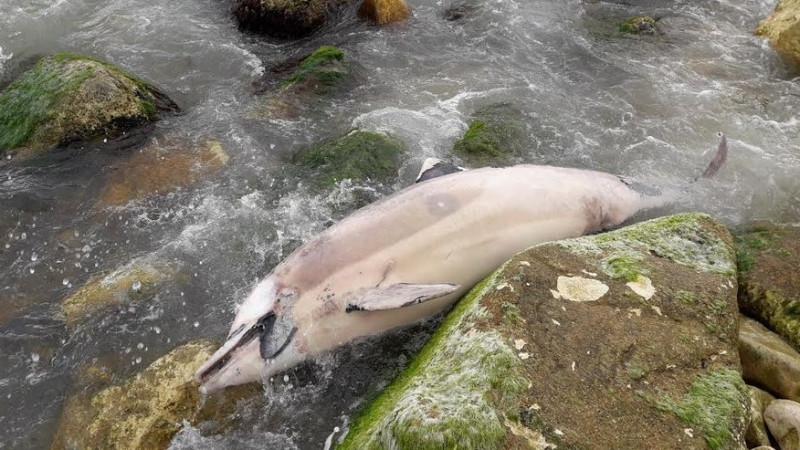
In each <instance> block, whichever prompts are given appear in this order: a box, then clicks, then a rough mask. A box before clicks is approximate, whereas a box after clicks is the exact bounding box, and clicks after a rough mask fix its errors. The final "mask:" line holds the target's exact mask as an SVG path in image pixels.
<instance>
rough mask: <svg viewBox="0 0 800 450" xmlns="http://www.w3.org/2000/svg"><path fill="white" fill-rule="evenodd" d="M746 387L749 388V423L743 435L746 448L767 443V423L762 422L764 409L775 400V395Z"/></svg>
mask: <svg viewBox="0 0 800 450" xmlns="http://www.w3.org/2000/svg"><path fill="white" fill-rule="evenodd" d="M747 387H748V389H750V425H748V427H747V433H745V435H744V440H745V443H746V444H747V448H754V447H759V446H762V445H769V444H770V442H769V433H767V425H766V424H765V423H764V410H766V409H767V406H769V404H770V403H772V401H773V400H775V397H773V396H771V395H770V394H769V393H767V392H765V391H762V390H761V389H759V388H757V387H753V386H747Z"/></svg>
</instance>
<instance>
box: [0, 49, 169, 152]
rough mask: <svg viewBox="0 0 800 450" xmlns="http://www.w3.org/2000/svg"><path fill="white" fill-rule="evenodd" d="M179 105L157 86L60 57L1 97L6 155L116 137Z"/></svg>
mask: <svg viewBox="0 0 800 450" xmlns="http://www.w3.org/2000/svg"><path fill="white" fill-rule="evenodd" d="M177 111H178V106H177V105H176V104H175V103H174V102H172V100H170V99H169V98H168V97H167V96H166V95H165V94H163V93H162V92H161V91H159V90H158V89H156V88H155V87H153V86H152V85H151V84H149V83H147V82H145V81H143V80H141V79H139V78H137V77H135V76H133V75H131V74H128V73H126V72H124V71H122V70H120V69H119V68H117V67H115V66H113V65H111V64H109V63H107V62H105V61H101V60H98V59H95V58H91V57H89V56H84V55H77V54H73V53H67V52H62V53H56V54H54V55H51V56H48V57H45V58H43V59H42V60H40V61H39V63H38V64H36V66H35V67H33V68H32V69H31V70H29V71H27V72H25V73H24V74H23V75H22V76H20V77H19V78H18V79H17V80H16V81H15V82H13V83H12V84H11V85H9V86H8V87H7V88H6V89H5V90H4V91H3V92H2V93H0V153H4V152H8V153H16V154H20V155H21V156H35V155H38V154H41V153H43V152H45V151H46V150H48V149H51V148H53V147H55V146H58V145H65V144H68V143H70V142H74V141H83V140H88V139H94V138H99V137H114V136H118V135H120V134H121V133H122V132H124V131H126V130H129V129H131V128H135V127H137V126H140V125H143V124H147V123H152V122H154V121H156V120H158V118H159V117H160V115H161V114H163V113H174V112H177Z"/></svg>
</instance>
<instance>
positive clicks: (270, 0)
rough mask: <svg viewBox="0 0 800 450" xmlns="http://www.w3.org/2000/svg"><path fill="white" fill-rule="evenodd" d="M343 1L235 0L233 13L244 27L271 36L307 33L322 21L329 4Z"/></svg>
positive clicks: (290, 36)
mask: <svg viewBox="0 0 800 450" xmlns="http://www.w3.org/2000/svg"><path fill="white" fill-rule="evenodd" d="M337 3H344V0H342V1H337V0H302V1H300V0H234V3H233V15H234V16H235V17H236V19H237V20H238V22H239V26H240V27H241V28H243V29H246V30H249V31H254V32H256V33H264V34H268V35H270V36H274V37H281V38H292V37H301V36H305V35H308V34H310V33H311V32H312V31H314V30H315V29H317V28H319V26H320V25H322V24H323V23H324V22H325V14H326V13H327V10H328V7H329V6H333V5H336V4H337Z"/></svg>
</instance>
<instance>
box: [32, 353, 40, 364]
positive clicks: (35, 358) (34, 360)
mask: <svg viewBox="0 0 800 450" xmlns="http://www.w3.org/2000/svg"><path fill="white" fill-rule="evenodd" d="M31 361H33V362H39V354H38V353H31Z"/></svg>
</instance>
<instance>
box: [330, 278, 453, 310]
mask: <svg viewBox="0 0 800 450" xmlns="http://www.w3.org/2000/svg"><path fill="white" fill-rule="evenodd" d="M459 287H460V286H459V285H457V284H451V283H442V284H409V283H397V284H393V285H391V286H385V287H378V288H375V289H370V290H368V291H366V292H364V293H363V294H362V295H360V296H358V297H357V298H354V299H352V300H351V301H350V302H348V304H347V308H346V309H345V311H346V312H353V311H386V310H390V309H397V308H403V307H405V306H411V305H416V304H417V303H423V302H427V301H428V300H433V299H436V298H440V297H444V296H445V295H448V294H452V293H453V292H455V291H456V290H458V288H459Z"/></svg>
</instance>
